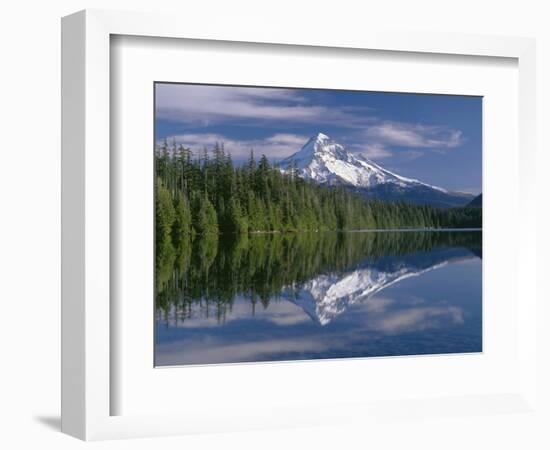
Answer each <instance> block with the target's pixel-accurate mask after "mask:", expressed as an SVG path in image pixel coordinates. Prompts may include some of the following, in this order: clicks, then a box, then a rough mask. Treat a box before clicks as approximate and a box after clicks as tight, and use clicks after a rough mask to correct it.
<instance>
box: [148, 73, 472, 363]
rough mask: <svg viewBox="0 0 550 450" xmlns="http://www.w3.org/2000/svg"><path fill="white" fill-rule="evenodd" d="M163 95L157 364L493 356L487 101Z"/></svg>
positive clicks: (160, 91)
mask: <svg viewBox="0 0 550 450" xmlns="http://www.w3.org/2000/svg"><path fill="white" fill-rule="evenodd" d="M153 89H154V117H152V120H153V121H154V130H155V137H154V142H153V143H152V150H151V152H152V157H154V171H155V173H154V193H155V195H154V197H155V199H154V202H155V204H154V215H155V216H154V230H155V238H154V251H155V273H154V279H155V293H154V304H155V307H154V314H155V316H154V323H155V336H154V359H155V360H154V364H155V367H162V366H188V365H205V364H226V363H259V362H282V361H307V360H319V359H339V358H367V357H390V356H413V355H438V354H464V353H479V352H482V351H483V340H482V335H483V326H482V322H483V314H482V309H483V308H482V306H483V305H482V212H483V208H482V206H483V205H482V172H483V161H482V159H483V158H482V156H483V152H482V146H483V97H481V96H472V95H445V94H439V93H433V94H426V93H400V92H377V91H357V90H344V89H316V88H305V87H271V86H244V85H243V86H240V85H212V84H200V83H187V82H185V83H183V82H176V81H169V82H168V81H162V82H161V81H157V82H155V83H154V85H153Z"/></svg>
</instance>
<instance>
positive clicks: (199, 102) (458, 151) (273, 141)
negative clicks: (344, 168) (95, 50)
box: [155, 83, 482, 193]
mask: <svg viewBox="0 0 550 450" xmlns="http://www.w3.org/2000/svg"><path fill="white" fill-rule="evenodd" d="M155 89H156V92H155V94H156V95H155V97H156V105H155V109H156V111H155V120H156V140H157V142H160V141H162V140H163V139H165V138H167V139H168V140H169V141H172V140H175V141H176V142H178V143H182V144H184V145H185V146H188V147H190V148H191V149H192V150H193V151H200V150H201V149H202V148H203V147H204V146H206V147H209V148H210V147H211V146H212V145H213V144H214V143H215V142H216V141H218V142H224V144H225V148H226V150H227V151H229V152H230V153H231V154H232V156H233V159H234V160H235V161H236V162H239V161H243V160H244V159H246V158H247V156H248V154H249V152H250V150H251V149H254V152H255V153H256V154H257V155H258V156H260V155H261V154H262V153H263V154H265V155H266V156H268V157H269V159H270V160H272V161H277V160H280V159H282V158H285V157H287V156H290V155H291V154H293V153H295V152H296V151H298V150H299V149H300V148H301V147H302V145H303V144H305V143H306V141H307V140H308V139H309V138H310V137H311V136H312V135H314V134H317V133H319V132H322V133H324V134H327V135H328V136H330V137H331V138H332V139H334V140H336V141H338V142H339V143H340V144H342V145H344V146H345V147H346V148H347V149H348V150H350V151H351V152H353V153H356V154H362V155H364V156H366V157H367V158H370V159H371V160H373V161H375V162H376V163H378V164H380V165H381V166H383V167H385V168H387V169H389V170H392V171H394V172H396V173H398V174H400V175H403V176H407V177H411V178H417V179H419V180H421V181H423V182H426V183H430V184H434V185H437V186H441V187H444V188H447V189H451V190H461V191H467V192H472V193H479V192H481V185H482V183H481V172H482V165H481V164H482V162H481V161H482V155H481V147H482V98H481V97H468V96H451V95H420V94H400V93H385V92H358V91H336V90H321V89H286V88H285V89H279V88H255V87H235V86H210V85H197V84H169V83H157V84H156V85H155Z"/></svg>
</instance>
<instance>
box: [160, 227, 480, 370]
mask: <svg viewBox="0 0 550 450" xmlns="http://www.w3.org/2000/svg"><path fill="white" fill-rule="evenodd" d="M481 248H482V246H481V231H422V232H420V231H415V232H413V231H395V232H389V231H388V232H323V233H289V234H261V235H260V234H258V235H249V236H246V235H245V236H238V235H221V236H210V237H207V238H205V237H201V238H195V239H194V240H193V242H191V241H189V242H183V243H181V245H180V248H179V249H176V250H174V251H169V252H165V254H162V253H161V254H160V255H159V262H158V272H157V277H156V278H157V294H156V331H155V333H156V335H155V364H156V365H157V366H166V365H187V364H210V363H236V362H254V361H283V360H303V359H320V358H347V357H368V356H393V355H420V354H438V353H463V352H480V351H482V270H481V269H482V260H481V257H482V254H481Z"/></svg>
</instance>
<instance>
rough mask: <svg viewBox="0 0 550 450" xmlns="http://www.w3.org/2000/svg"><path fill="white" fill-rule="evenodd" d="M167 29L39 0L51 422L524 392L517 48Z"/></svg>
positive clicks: (172, 421) (333, 407)
mask: <svg viewBox="0 0 550 450" xmlns="http://www.w3.org/2000/svg"><path fill="white" fill-rule="evenodd" d="M180 23H181V22H180V21H179V20H178V18H175V17H168V16H165V15H150V14H139V13H114V12H102V11H85V12H81V13H77V14H75V15H72V16H68V17H66V18H64V19H63V39H62V43H63V99H62V101H63V189H62V191H63V192H62V193H63V252H62V255H63V321H62V322H63V339H62V341H63V348H62V355H63V367H62V374H63V401H62V409H63V417H62V428H63V431H65V432H67V433H69V434H71V435H74V436H77V437H79V438H82V439H108V438H119V437H139V436H159V435H165V434H182V433H197V432H208V431H223V430H247V429H257V428H265V427H282V426H300V425H308V424H313V423H315V424H323V423H334V422H335V421H349V420H352V418H355V419H354V420H360V421H362V422H364V421H369V420H371V421H375V420H377V418H379V417H386V418H391V417H393V415H394V414H395V413H396V411H395V407H394V406H395V404H396V402H399V404H400V405H401V406H400V408H399V414H401V415H403V414H404V415H405V416H411V417H412V416H414V415H416V414H417V413H418V411H423V412H424V413H427V414H433V415H438V414H446V413H452V414H463V415H469V414H480V413H483V414H491V413H493V412H495V411H499V410H500V409H502V407H503V405H506V408H508V409H510V410H513V411H517V412H522V411H525V410H526V409H528V406H526V405H529V404H530V403H529V402H531V401H532V400H533V398H534V396H535V384H534V381H533V380H534V377H535V371H536V370H535V359H536V355H535V354H534V353H533V351H532V349H533V348H534V344H535V340H536V339H535V328H534V323H535V321H536V306H535V300H536V294H533V292H531V291H529V289H531V290H533V289H534V283H533V282H532V277H534V274H533V273H532V271H530V270H529V264H527V262H526V261H529V260H530V259H532V258H530V257H532V255H533V254H534V249H535V240H534V236H533V235H532V234H530V233H527V232H526V230H528V229H529V227H531V226H532V225H533V223H534V215H533V214H534V212H533V211H534V209H533V205H532V203H533V202H534V196H532V195H530V192H531V190H532V189H533V185H532V180H531V179H530V177H529V173H530V170H531V169H532V165H533V164H534V156H533V148H534V138H533V136H534V129H533V127H534V120H533V119H534V114H535V109H534V98H535V90H534V89H535V88H534V84H533V77H534V43H533V42H532V41H531V40H529V39H520V38H497V37H477V36H466V35H464V36H462V35H461V36H455V35H446V34H441V35H439V34H438V35H434V34H426V35H422V34H399V33H395V32H393V33H389V32H384V31H372V32H369V33H363V32H361V33H356V32H353V31H351V30H342V33H338V34H337V35H332V34H331V36H330V37H329V36H326V34H324V33H322V32H321V31H320V30H317V31H315V30H314V29H312V30H311V31H312V32H311V33H309V32H308V33H307V34H306V33H304V34H300V33H297V34H295V33H293V32H289V33H288V34H287V33H283V32H280V31H277V30H275V29H271V28H269V27H267V28H266V27H264V26H261V25H260V24H251V26H250V28H249V29H246V28H244V29H239V30H238V31H237V30H235V29H234V28H232V27H229V26H227V27H225V28H223V27H222V28H219V27H216V28H209V27H206V28H204V27H202V26H200V24H198V23H197V24H192V23H188V26H186V27H185V29H182V28H181V26H180ZM518 118H519V119H518ZM520 200H521V201H520ZM520 218H521V220H520ZM504 221H505V222H506V223H507V227H506V228H505V229H504V228H503V227H502V226H501V224H502V223H504ZM502 280H506V283H502ZM520 286H521V289H522V291H521V292H522V293H521V301H520V291H519V287H520ZM530 294H532V295H530ZM403 374H407V376H406V377H403ZM267 386H268V387H267ZM392 405H393V406H392Z"/></svg>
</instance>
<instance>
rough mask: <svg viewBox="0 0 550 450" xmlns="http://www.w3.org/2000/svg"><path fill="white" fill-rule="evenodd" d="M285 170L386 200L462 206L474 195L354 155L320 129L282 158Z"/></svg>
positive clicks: (322, 182) (281, 165)
mask: <svg viewBox="0 0 550 450" xmlns="http://www.w3.org/2000/svg"><path fill="white" fill-rule="evenodd" d="M280 167H281V170H282V171H283V172H288V171H289V170H290V169H291V168H294V169H295V170H296V171H297V173H298V175H299V176H301V177H302V178H305V179H307V180H312V181H315V182H317V183H319V184H325V185H330V186H338V185H343V186H347V187H349V188H350V189H352V190H354V191H356V192H358V193H361V194H364V195H366V196H369V197H371V198H379V199H383V200H390V201H392V200H405V201H410V202H413V203H419V204H431V205H434V206H461V205H465V204H466V203H468V202H469V201H470V200H471V199H472V198H473V195H471V194H465V193H459V192H450V191H447V190H446V189H443V188H441V187H438V186H432V185H429V184H427V183H423V182H421V181H419V180H415V179H412V178H406V177H403V176H400V175H398V174H396V173H393V172H390V171H389V170H387V169H384V168H383V167H381V166H379V165H378V164H376V163H375V162H373V161H371V160H370V159H367V158H365V157H364V156H361V155H354V154H353V153H351V152H349V151H347V150H346V149H345V148H344V146H343V145H341V144H339V143H337V142H336V141H334V140H332V139H331V138H330V137H328V136H327V135H326V134H323V133H318V134H317V135H315V136H313V137H312V138H311V139H309V141H308V142H307V143H306V144H305V145H304V146H303V147H302V148H301V149H300V150H299V151H298V152H296V153H294V154H293V155H291V156H289V157H288V158H286V159H284V160H282V161H281V162H280Z"/></svg>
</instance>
